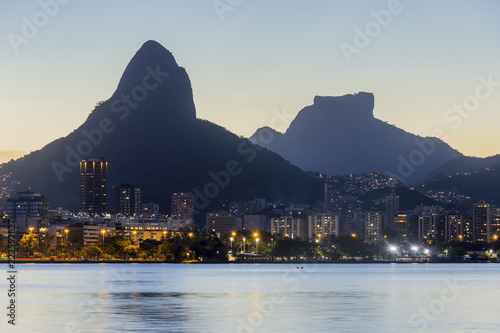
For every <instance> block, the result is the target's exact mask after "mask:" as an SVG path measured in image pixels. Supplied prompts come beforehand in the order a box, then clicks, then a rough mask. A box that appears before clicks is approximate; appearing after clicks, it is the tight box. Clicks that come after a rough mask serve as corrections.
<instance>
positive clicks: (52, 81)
mask: <svg viewBox="0 0 500 333" xmlns="http://www.w3.org/2000/svg"><path fill="white" fill-rule="evenodd" d="M41 1H42V2H43V3H45V2H52V1H56V0H41ZM60 1H61V2H63V1H62V0H60ZM64 2H68V3H67V4H64V5H60V8H59V10H58V12H57V13H56V14H55V15H53V17H49V16H46V17H49V19H48V20H47V22H46V24H44V23H45V22H43V18H44V15H43V14H40V12H41V11H42V8H41V7H40V4H38V2H37V1H18V0H3V1H1V2H0V36H1V39H0V64H1V67H0V96H1V98H0V130H1V133H2V135H1V139H0V162H4V161H7V160H9V159H10V158H16V157H20V156H22V155H24V154H26V153H28V152H30V151H32V150H36V149H40V148H42V147H43V146H45V145H46V144H48V143H50V142H51V141H53V140H54V139H57V138H59V137H62V136H66V135H67V134H68V133H70V132H71V131H72V130H74V129H75V128H76V127H78V126H79V125H80V124H81V123H82V122H83V121H84V120H85V119H86V118H87V116H88V114H89V113H90V112H91V111H92V109H93V107H94V105H95V104H96V102H98V101H101V100H105V99H108V98H109V97H110V96H111V94H112V93H113V91H114V90H115V88H116V86H117V84H118V80H119V78H120V76H121V74H122V72H123V70H124V69H125V66H126V65H127V63H128V62H129V60H130V59H131V58H132V56H133V55H134V54H135V52H136V51H137V50H138V49H139V48H140V46H141V45H142V44H143V43H144V42H145V41H147V40H149V39H154V40H156V41H158V42H159V43H161V44H162V45H163V46H165V47H166V48H167V49H169V50H170V51H171V52H172V53H173V55H174V56H175V58H176V60H177V63H178V64H179V65H180V66H182V67H184V68H186V70H187V72H188V74H189V76H190V79H191V82H192V86H193V92H194V99H195V104H196V108H197V115H198V117H199V118H203V119H208V120H210V121H212V122H215V123H217V124H219V125H222V126H224V127H226V128H227V129H229V130H231V131H232V132H234V133H236V134H238V135H243V136H247V137H248V136H250V135H252V134H253V132H254V131H255V130H256V129H257V128H258V127H261V126H270V124H271V120H272V119H273V117H275V112H276V110H278V111H279V112H280V113H284V112H286V113H288V114H289V116H288V117H287V119H286V120H285V121H284V122H282V123H279V122H278V124H279V125H280V126H279V128H277V129H278V130H281V131H283V130H285V129H286V128H287V126H288V124H289V122H290V121H291V120H292V118H293V117H294V116H295V115H296V114H297V113H298V112H299V111H300V109H302V108H303V107H304V106H307V105H310V104H312V101H313V98H314V96H315V95H324V96H328V95H330V96H336V95H343V94H348V93H356V92H359V91H367V92H373V93H374V94H375V116H376V117H377V118H379V119H381V120H384V121H387V122H389V123H391V124H394V125H396V126H398V127H400V128H402V129H404V130H406V131H409V132H412V133H415V134H419V135H423V136H428V135H431V134H432V133H433V130H434V129H436V128H440V129H442V130H443V132H444V134H445V135H446V141H447V142H448V143H449V144H450V145H451V146H452V147H454V148H456V149H458V150H460V151H461V152H462V153H464V154H466V155H471V156H489V155H494V154H498V153H500V145H499V143H500V130H499V124H500V83H498V84H497V86H495V85H493V87H489V89H491V90H492V91H490V93H489V94H488V96H487V98H486V97H485V95H486V92H488V90H487V89H488V88H486V87H482V88H479V89H480V93H481V100H480V99H478V98H476V97H474V96H475V94H476V87H477V86H478V85H480V84H481V83H480V80H479V77H483V78H484V79H486V80H488V77H490V79H491V80H492V81H494V82H500V20H499V19H498V18H499V16H500V1H495V0H490V1H481V0H477V1H460V0H448V1H435V0H432V1H431V0H424V1H411V0H401V1H400V5H399V6H397V7H394V8H397V10H394V11H395V12H396V11H397V13H393V14H391V18H390V22H389V23H388V24H386V23H385V22H384V25H385V26H382V25H381V24H380V23H374V22H376V21H375V18H374V16H373V13H372V11H375V12H379V11H380V10H387V9H388V7H390V5H389V4H390V3H391V2H392V1H389V0H387V1H374V0H370V1H348V0H345V1H331V0H324V1H319V0H318V1H311V0H300V1H299V0H220V1H219V2H218V3H219V4H221V3H222V4H227V6H230V7H231V10H227V11H225V12H223V13H221V12H220V11H221V9H219V13H218V11H217V9H216V8H215V6H214V1H213V0H206V1H203V0H198V1H196V0H191V1H186V0H177V1H174V0H171V1H159V0H158V1H152V0H150V1H130V0H128V1H124V0H106V1H102V0H99V1H98V0H85V1H81V0H65V1H64ZM215 3H217V1H215ZM229 3H232V4H233V5H230V4H229ZM221 8H222V7H221ZM391 8H392V7H391ZM226 9H227V7H226ZM221 15H222V17H223V20H221V18H220V16H221ZM34 16H35V18H36V19H38V20H41V21H39V22H38V24H39V25H40V28H39V29H38V32H37V33H36V34H35V35H34V36H29V35H27V36H28V37H29V38H26V40H24V41H23V43H22V44H19V45H17V48H18V52H16V50H15V49H16V47H14V46H13V43H12V41H11V40H12V38H13V37H12V36H14V35H13V34H15V35H17V36H20V37H23V38H24V37H25V35H23V32H22V28H23V25H25V24H26V23H25V22H26V20H27V21H29V22H31V23H33V22H34ZM23 18H26V19H25V21H23ZM377 25H378V27H379V29H377ZM357 28H359V29H360V30H365V29H367V28H371V29H372V30H369V31H370V34H371V35H372V37H370V43H369V45H366V46H365V45H363V44H360V43H359V40H358V44H357V45H358V46H360V47H358V53H355V54H352V56H351V57H350V60H351V61H350V62H348V61H347V60H346V57H345V56H344V53H343V52H342V49H341V47H340V45H346V44H350V45H353V46H354V47H356V44H355V37H356V34H357V33H356V29H357ZM343 42H344V43H346V44H341V43H343ZM474 98H476V101H479V103H478V105H474ZM464 101H467V102H469V103H472V104H470V105H472V106H469V108H470V109H471V110H472V109H473V111H470V112H466V113H464V114H466V115H468V116H467V117H466V116H465V115H463V114H458V113H456V112H450V111H448V113H446V112H447V110H448V109H450V108H452V107H453V105H454V104H462V103H464ZM445 115H447V117H448V118H447V119H448V122H446V121H445V119H444V116H445ZM275 124H276V123H275Z"/></svg>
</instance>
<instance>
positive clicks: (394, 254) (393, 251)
mask: <svg viewBox="0 0 500 333" xmlns="http://www.w3.org/2000/svg"><path fill="white" fill-rule="evenodd" d="M389 250H390V251H391V252H392V257H393V260H396V251H397V250H398V248H397V247H395V246H394V245H391V246H389Z"/></svg>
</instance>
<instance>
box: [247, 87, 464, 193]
mask: <svg viewBox="0 0 500 333" xmlns="http://www.w3.org/2000/svg"><path fill="white" fill-rule="evenodd" d="M373 107H374V96H373V94H371V93H366V92H360V93H358V94H352V95H345V96H339V97H321V96H316V97H315V98H314V104H313V105H310V106H306V107H305V108H303V109H302V110H301V111H300V112H299V113H298V114H297V116H296V117H295V119H294V120H293V121H292V123H291V124H290V126H289V127H288V129H287V130H286V132H285V133H283V134H282V133H279V132H276V131H274V130H272V129H270V128H268V127H263V128H260V129H258V130H257V131H256V132H255V134H254V135H252V137H250V141H252V142H253V143H255V144H258V145H261V146H263V147H266V148H268V149H270V150H272V151H274V152H277V153H278V154H280V155H281V156H283V157H284V158H285V159H287V160H288V161H290V162H291V163H292V164H294V165H296V166H298V167H300V168H301V169H302V170H306V171H320V172H322V173H326V174H331V175H337V174H340V175H343V174H351V173H368V172H380V173H387V174H389V175H392V176H394V177H396V178H399V179H400V180H401V181H403V182H404V183H406V184H411V183H414V182H416V181H418V180H420V179H422V178H424V177H425V175H427V174H428V173H429V172H430V171H432V170H435V169H436V168H438V167H439V166H441V165H443V164H444V163H446V162H448V161H451V160H453V159H455V158H458V157H461V156H462V154H461V153H460V152H458V151H456V150H454V149H452V148H451V147H450V146H449V145H448V144H446V143H445V142H443V141H441V140H440V139H438V138H431V137H420V136H417V135H414V134H411V133H408V132H405V131H404V130H402V129H399V128H397V127H395V126H393V125H390V124H387V123H386V122H383V121H381V120H379V119H377V118H375V117H374V115H373Z"/></svg>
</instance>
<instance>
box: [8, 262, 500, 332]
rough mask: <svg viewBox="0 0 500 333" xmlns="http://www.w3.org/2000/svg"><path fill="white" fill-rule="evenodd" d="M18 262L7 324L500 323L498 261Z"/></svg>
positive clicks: (292, 326) (164, 327) (427, 326)
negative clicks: (13, 315)
mask: <svg viewBox="0 0 500 333" xmlns="http://www.w3.org/2000/svg"><path fill="white" fill-rule="evenodd" d="M0 267H4V270H6V265H5V266H0ZM297 267H299V268H297ZM16 268H17V270H18V282H17V288H18V292H19V294H18V298H17V302H18V313H17V325H16V326H15V328H13V327H11V326H10V325H8V324H7V319H5V318H6V317H5V314H3V315H2V317H3V318H4V319H2V322H1V323H0V331H1V332H11V331H12V332H498V331H500V315H499V305H500V283H499V280H500V279H499V278H500V265H499V264H213V265H212V264H189V265H186V264H18V265H17V266H16ZM2 280H3V281H2V283H1V284H0V285H1V288H2V292H1V295H2V296H1V297H0V299H2V300H3V301H2V303H3V304H5V305H7V302H8V301H7V297H6V291H7V289H8V288H7V284H6V281H5V279H2ZM4 291H5V292H4ZM2 308H3V309H5V306H2ZM3 311H4V312H5V313H6V310H3Z"/></svg>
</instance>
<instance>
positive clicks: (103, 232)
mask: <svg viewBox="0 0 500 333" xmlns="http://www.w3.org/2000/svg"><path fill="white" fill-rule="evenodd" d="M105 233H106V229H102V230H101V234H102V247H104V234H105Z"/></svg>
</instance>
